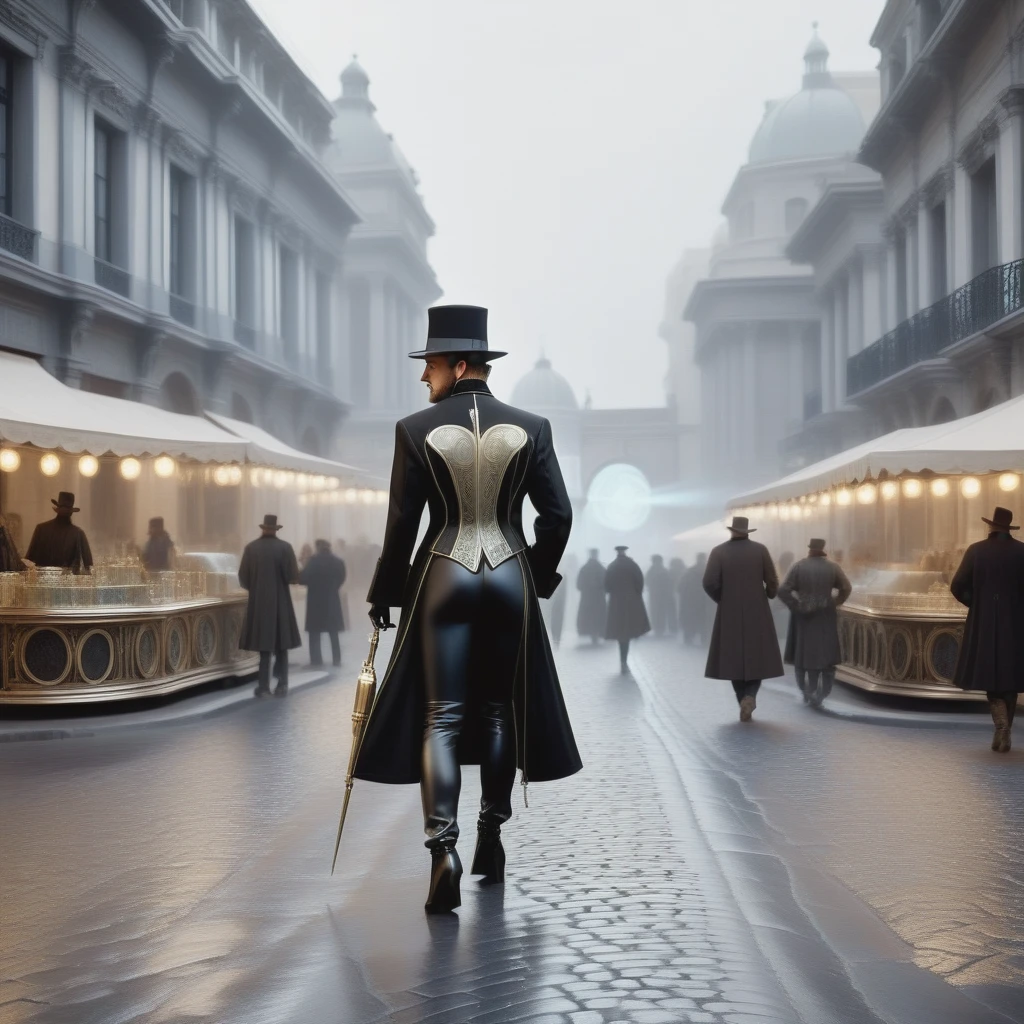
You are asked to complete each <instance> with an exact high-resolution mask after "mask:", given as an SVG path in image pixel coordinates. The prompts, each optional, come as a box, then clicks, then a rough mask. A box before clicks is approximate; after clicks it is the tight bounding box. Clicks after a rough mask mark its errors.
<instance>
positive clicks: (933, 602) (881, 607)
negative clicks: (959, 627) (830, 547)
mask: <svg viewBox="0 0 1024 1024" xmlns="http://www.w3.org/2000/svg"><path fill="white" fill-rule="evenodd" d="M950 578H951V573H950V572H948V571H947V570H938V569H909V568H865V569H860V570H858V571H857V572H855V573H851V579H850V582H851V583H852V584H853V593H852V594H851V595H850V599H849V601H847V607H849V608H858V609H861V610H863V611H866V612H875V613H879V614H887V615H889V614H896V615H912V614H922V615H937V616H940V617H942V618H954V619H963V618H966V617H967V609H966V608H965V607H964V606H963V605H962V604H960V602H959V601H957V600H956V598H955V597H953V595H952V594H951V593H950V590H949V580H950Z"/></svg>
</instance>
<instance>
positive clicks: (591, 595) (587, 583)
mask: <svg viewBox="0 0 1024 1024" xmlns="http://www.w3.org/2000/svg"><path fill="white" fill-rule="evenodd" d="M597 556H598V550H597V548H591V549H590V557H589V558H588V559H587V560H586V561H585V562H584V563H583V567H582V568H581V569H580V571H579V575H578V576H577V577H576V589H577V590H578V591H579V592H580V606H579V608H578V609H577V610H576V635H577V636H578V637H579V638H580V639H581V640H582V639H583V637H585V636H589V637H590V642H591V643H592V644H596V643H597V641H598V640H599V639H600V638H601V637H602V636H604V630H605V625H606V623H607V621H608V595H607V594H606V593H605V592H604V566H603V565H602V564H601V563H600V561H599V560H598V557H597Z"/></svg>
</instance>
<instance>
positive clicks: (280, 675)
mask: <svg viewBox="0 0 1024 1024" xmlns="http://www.w3.org/2000/svg"><path fill="white" fill-rule="evenodd" d="M271 658H273V659H274V677H275V678H276V679H277V685H278V686H279V687H281V689H283V690H287V689H288V652H287V651H286V650H285V651H260V668H259V675H258V677H257V683H258V684H259V688H260V689H261V690H269V689H270V659H271Z"/></svg>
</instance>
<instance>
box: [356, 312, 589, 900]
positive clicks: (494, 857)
mask: <svg viewBox="0 0 1024 1024" xmlns="http://www.w3.org/2000/svg"><path fill="white" fill-rule="evenodd" d="M428 316H429V329H428V338H427V347H426V348H425V349H423V350H422V351H419V352H413V353H410V355H411V357H412V358H414V359H422V360H424V370H423V375H422V377H421V378H420V379H421V380H422V381H423V382H424V383H425V384H426V385H427V387H428V390H429V393H430V401H431V405H430V407H429V408H427V409H424V410H422V411H421V412H417V413H414V414H413V415H411V416H407V417H406V418H405V419H402V420H399V422H398V425H397V429H396V437H395V459H394V466H393V469H392V473H391V500H390V505H389V512H388V521H387V528H386V531H385V535H384V547H383V549H382V551H381V556H380V559H379V560H378V562H377V571H376V573H375V574H374V578H373V582H372V583H371V585H370V592H369V594H368V595H367V600H368V601H369V602H370V604H371V609H370V618H371V620H372V621H373V623H374V625H375V626H376V627H377V628H382V629H387V628H389V627H390V626H391V621H390V609H391V608H394V607H401V609H402V615H401V620H400V622H399V625H398V635H397V638H396V640H395V645H394V649H393V653H392V656H391V661H390V663H389V665H388V667H387V670H386V672H385V674H384V678H383V680H382V681H381V685H380V688H379V689H378V691H377V699H376V701H375V702H374V705H373V708H372V710H371V713H370V718H369V722H368V723H367V727H366V732H365V735H364V738H363V741H362V744H361V746H360V748H359V751H358V755H357V761H356V776H357V777H358V778H361V779H369V780H370V781H373V782H388V783H407V782H419V783H420V784H421V792H422V798H423V812H424V828H425V831H426V834H427V840H426V845H427V848H428V849H429V850H430V851H431V860H432V869H431V882H430V890H429V893H428V896H427V902H426V910H427V911H428V912H429V913H438V912H447V911H450V910H452V909H454V908H455V907H457V906H459V904H460V899H461V898H460V895H459V879H460V877H461V875H462V864H461V862H460V861H459V857H458V854H457V853H456V852H455V844H456V841H457V839H458V837H459V825H458V820H457V815H458V801H459V791H460V785H461V772H460V766H461V765H463V764H479V765H480V782H481V790H482V798H481V806H480V817H479V821H478V840H477V848H476V856H475V858H474V861H473V867H472V872H473V873H474V874H481V875H483V876H484V879H485V880H486V881H489V882H499V881H501V880H503V878H504V865H505V854H504V850H503V848H502V845H501V839H500V831H501V826H502V824H504V823H505V822H506V821H508V820H509V818H510V817H511V816H512V786H513V783H514V782H515V772H516V767H517V765H518V767H519V768H520V769H521V770H522V782H523V786H524V795H525V792H526V790H525V786H526V784H527V782H528V781H529V780H531V779H532V780H533V781H544V780H549V779H560V778H564V777H565V776H567V775H571V774H573V773H574V772H576V771H579V769H580V767H581V762H580V758H579V753H578V752H577V750H576V743H575V740H574V738H573V734H572V728H571V727H570V725H569V719H568V715H567V714H566V710H565V704H564V702H563V700H562V694H561V689H560V687H559V684H558V675H557V673H556V671H555V664H554V659H553V658H552V655H551V647H550V645H549V643H548V636H547V631H546V630H545V628H544V621H543V618H542V617H541V612H540V603H539V601H538V598H539V597H550V596H551V595H552V594H553V593H554V591H555V588H556V587H557V586H558V584H559V582H560V580H561V577H560V576H559V575H558V573H557V571H556V570H557V567H558V563H559V560H560V559H561V557H562V552H563V551H564V550H565V546H566V543H567V541H568V539H569V529H570V526H571V524H572V506H571V505H570V503H569V497H568V494H567V493H566V489H565V485H564V483H563V482H562V474H561V471H560V470H559V467H558V460H557V458H556V457H555V449H554V445H553V443H552V439H551V425H550V424H549V423H548V421H547V420H546V419H542V418H541V417H540V416H535V415H533V414H531V413H528V412H523V411H522V410H520V409H514V408H512V407H511V406H508V405H505V404H504V403H503V402H499V401H498V400H497V399H496V398H495V397H494V396H493V395H492V394H491V392H490V389H489V388H488V387H487V376H488V371H489V361H490V360H492V359H495V358H497V357H498V356H500V355H504V353H500V352H494V351H492V350H489V348H488V345H487V310H486V309H482V308H480V307H478V306H435V307H433V308H432V309H430V310H429V314H428ZM526 496H529V498H530V501H531V502H532V504H533V507H534V508H535V509H536V510H537V518H536V520H535V521H534V535H535V537H536V540H535V542H534V544H533V545H532V546H529V545H527V543H526V540H525V538H524V535H523V523H522V508H523V501H524V498H525V497H526ZM424 507H427V508H428V509H429V512H430V524H429V527H428V529H427V532H426V537H425V539H424V541H423V543H422V544H421V545H420V547H419V550H418V551H417V552H416V555H415V558H413V549H414V547H415V546H416V537H417V534H418V530H419V525H420V518H421V516H422V513H423V510H424ZM410 559H412V567H411V569H410V565H409V563H410Z"/></svg>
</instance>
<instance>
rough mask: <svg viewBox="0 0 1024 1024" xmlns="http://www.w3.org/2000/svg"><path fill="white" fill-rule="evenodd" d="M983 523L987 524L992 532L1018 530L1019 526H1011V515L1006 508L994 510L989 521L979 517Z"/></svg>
mask: <svg viewBox="0 0 1024 1024" xmlns="http://www.w3.org/2000/svg"><path fill="white" fill-rule="evenodd" d="M981 521H982V522H983V523H988V525H989V526H991V527H992V529H993V530H1019V529H1020V527H1019V526H1011V525H1010V524H1011V523H1012V522H1013V513H1012V512H1011V511H1010V510H1009V509H1008V508H998V507H997V508H996V510H995V512H994V513H993V514H992V518H991V519H986V518H985V517H984V516H982V517H981Z"/></svg>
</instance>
